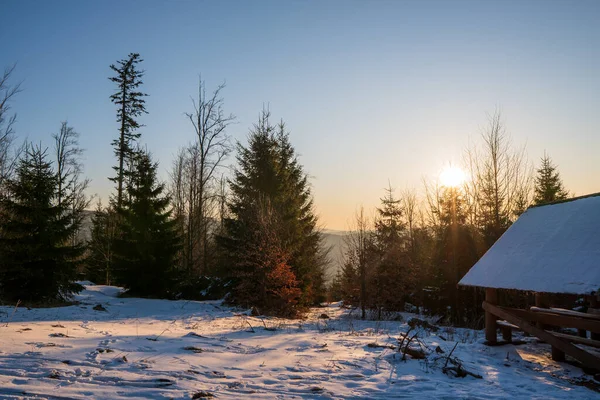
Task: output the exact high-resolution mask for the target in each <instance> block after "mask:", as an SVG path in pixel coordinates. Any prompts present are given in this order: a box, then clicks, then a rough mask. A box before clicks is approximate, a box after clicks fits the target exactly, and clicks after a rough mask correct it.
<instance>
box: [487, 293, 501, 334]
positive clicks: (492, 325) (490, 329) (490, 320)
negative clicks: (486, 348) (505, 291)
mask: <svg viewBox="0 0 600 400" xmlns="http://www.w3.org/2000/svg"><path fill="white" fill-rule="evenodd" d="M485 302H486V303H489V304H493V305H496V304H498V291H497V290H496V289H490V288H486V289H485ZM497 319H498V318H496V316H495V315H494V314H492V313H491V312H488V311H487V310H486V311H485V340H486V341H487V343H488V344H491V345H493V344H496V343H497V341H498V339H497V336H496V329H497V328H498V327H497V325H496V320H497Z"/></svg>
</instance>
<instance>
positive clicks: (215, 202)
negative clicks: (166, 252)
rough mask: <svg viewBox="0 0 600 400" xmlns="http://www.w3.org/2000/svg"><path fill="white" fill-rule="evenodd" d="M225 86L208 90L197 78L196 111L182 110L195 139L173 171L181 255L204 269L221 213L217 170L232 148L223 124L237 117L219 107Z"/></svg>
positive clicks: (221, 191)
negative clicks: (184, 111) (181, 246)
mask: <svg viewBox="0 0 600 400" xmlns="http://www.w3.org/2000/svg"><path fill="white" fill-rule="evenodd" d="M224 88H225V85H224V84H221V85H219V86H218V87H217V89H216V90H215V91H214V92H213V93H212V94H211V95H208V94H207V93H206V86H205V83H204V82H203V81H202V80H200V81H199V84H198V97H197V99H192V104H193V107H194V111H193V112H191V113H186V114H185V115H186V117H187V118H188V119H189V121H190V123H191V124H192V127H193V128H194V133H195V140H194V142H193V143H191V144H190V145H188V146H187V147H186V148H184V149H182V150H181V151H180V152H179V154H178V156H177V158H176V161H175V164H174V166H173V171H172V174H171V175H172V176H171V180H172V189H173V191H174V199H175V203H176V204H175V209H176V213H177V214H178V216H179V218H180V220H181V221H182V225H181V229H182V233H183V234H184V238H185V241H184V242H185V243H184V248H183V253H184V254H183V257H182V259H183V260H184V263H185V266H186V268H187V269H188V270H190V271H192V270H197V271H198V272H205V271H206V270H207V269H208V267H209V263H210V260H211V254H210V253H211V250H210V249H211V234H212V233H213V231H214V228H216V226H217V223H216V221H217V219H218V218H219V216H220V215H219V213H222V210H221V209H222V207H223V194H224V189H225V188H224V187H222V184H223V181H222V175H220V169H221V168H223V163H224V161H225V159H226V158H227V156H228V155H229V153H230V152H231V142H230V138H229V136H228V135H227V127H228V126H229V125H231V124H232V123H233V122H234V121H235V116H234V115H232V114H225V112H224V110H223V104H224V100H223V98H222V97H221V91H222V90H223V89H224ZM220 178H221V179H220Z"/></svg>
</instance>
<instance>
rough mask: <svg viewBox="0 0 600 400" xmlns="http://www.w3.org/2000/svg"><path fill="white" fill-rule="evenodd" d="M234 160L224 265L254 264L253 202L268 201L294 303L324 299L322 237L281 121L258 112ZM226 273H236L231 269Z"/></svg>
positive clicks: (304, 178)
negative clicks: (293, 283)
mask: <svg viewBox="0 0 600 400" xmlns="http://www.w3.org/2000/svg"><path fill="white" fill-rule="evenodd" d="M237 160H238V164H239V165H238V167H237V169H236V170H235V172H234V178H233V180H232V182H231V199H230V201H229V203H228V208H229V211H230V215H231V217H230V218H226V219H225V220H224V228H225V229H224V230H225V234H224V235H223V236H222V237H220V239H219V241H220V243H221V244H222V246H223V249H224V253H225V256H224V258H225V264H226V265H234V266H236V267H235V268H236V269H238V270H246V269H249V270H250V271H252V264H256V262H250V260H249V259H248V254H249V253H251V252H252V249H251V248H249V247H248V243H250V242H251V240H250V239H251V238H252V237H253V236H254V235H256V229H257V227H256V220H257V218H256V212H257V211H256V210H258V209H260V208H257V204H259V202H261V201H262V202H265V203H268V204H269V205H270V207H271V209H272V212H273V213H274V215H275V218H276V219H277V221H279V222H278V224H277V227H276V229H277V237H278V238H279V241H280V245H281V246H282V250H283V252H284V253H285V254H286V255H287V257H289V258H288V264H289V266H290V267H291V271H292V273H293V276H294V278H295V279H297V280H298V286H299V288H300V289H301V293H302V295H301V298H300V301H299V304H300V305H301V306H306V305H309V304H312V303H314V302H316V301H320V300H321V299H324V293H325V292H324V286H323V251H322V248H321V235H320V233H319V232H318V231H317V229H316V223H317V218H316V216H315V215H314V213H313V200H312V195H311V192H310V188H309V187H308V177H307V176H306V174H305V172H304V170H303V168H302V166H301V165H300V164H299V162H298V159H297V156H296V153H295V150H294V148H293V146H292V145H291V143H290V141H289V136H288V134H287V132H286V131H285V126H284V125H283V123H281V124H279V126H277V127H275V126H273V125H271V124H270V122H269V113H268V112H266V111H263V113H262V115H261V118H260V120H259V123H258V124H256V125H255V126H254V129H253V130H252V131H251V132H250V136H249V143H248V146H247V147H244V146H242V145H241V144H238V156H237ZM255 261H256V260H255ZM230 275H233V276H238V275H239V274H238V272H237V271H231V272H230ZM290 278H291V277H290Z"/></svg>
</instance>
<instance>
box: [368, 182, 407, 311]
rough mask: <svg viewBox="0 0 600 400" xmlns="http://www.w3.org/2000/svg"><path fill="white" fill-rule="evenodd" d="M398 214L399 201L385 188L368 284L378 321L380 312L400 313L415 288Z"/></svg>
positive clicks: (378, 210)
mask: <svg viewBox="0 0 600 400" xmlns="http://www.w3.org/2000/svg"><path fill="white" fill-rule="evenodd" d="M402 214H403V212H402V207H401V200H400V199H398V198H396V197H395V196H394V191H393V189H392V188H391V187H389V188H387V189H386V196H385V197H383V198H382V199H381V207H380V208H378V209H377V219H376V222H375V246H376V254H377V259H378V262H377V266H376V270H375V271H374V273H373V275H372V282H371V285H372V292H373V293H374V302H375V306H376V307H377V309H378V311H379V316H378V317H379V318H381V311H382V310H385V309H387V310H401V309H402V306H403V305H404V302H405V301H406V299H407V297H408V295H410V294H411V292H412V290H413V289H414V285H415V278H416V276H415V271H414V268H413V267H412V263H411V260H410V255H409V252H408V248H409V247H408V242H407V240H406V238H407V235H406V230H405V226H404V222H403V221H402Z"/></svg>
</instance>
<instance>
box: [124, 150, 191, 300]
mask: <svg viewBox="0 0 600 400" xmlns="http://www.w3.org/2000/svg"><path fill="white" fill-rule="evenodd" d="M136 159H137V160H138V162H137V166H136V169H135V173H134V174H133V178H132V180H131V182H132V184H131V185H130V186H128V187H127V192H128V196H127V199H124V200H125V201H124V203H123V207H122V208H120V209H117V213H118V218H117V230H116V235H115V239H114V243H113V265H114V275H115V278H116V279H115V280H116V281H117V283H119V284H121V285H123V286H124V287H125V288H126V289H128V292H129V293H130V294H134V295H140V296H158V297H161V296H169V295H172V294H173V293H172V291H173V288H174V283H175V276H174V265H175V262H176V260H175V257H176V254H177V252H178V250H179V242H180V238H179V236H178V233H177V228H176V221H175V220H174V219H172V218H171V210H169V206H170V201H171V200H170V198H169V197H168V196H167V195H165V194H164V191H165V186H164V184H162V183H159V182H158V180H157V176H156V170H157V168H158V166H157V164H156V163H153V162H152V160H151V157H150V155H149V154H147V153H141V154H139V155H138V157H136Z"/></svg>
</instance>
